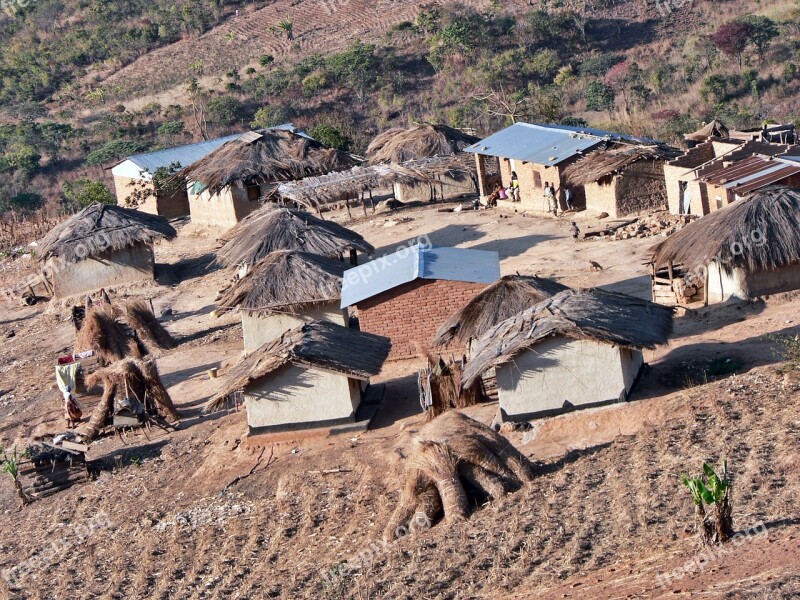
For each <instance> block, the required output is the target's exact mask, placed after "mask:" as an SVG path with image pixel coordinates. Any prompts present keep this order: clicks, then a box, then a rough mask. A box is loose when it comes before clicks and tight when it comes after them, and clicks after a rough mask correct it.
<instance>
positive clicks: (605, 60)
mask: <svg viewBox="0 0 800 600" xmlns="http://www.w3.org/2000/svg"><path fill="white" fill-rule="evenodd" d="M623 60H625V59H624V58H622V57H621V56H617V55H616V54H598V55H596V56H592V57H590V58H587V59H586V60H584V61H583V62H582V63H581V64H580V65H579V66H578V73H580V74H581V75H583V76H591V75H594V76H597V77H600V76H603V75H605V74H606V73H608V71H609V69H610V68H611V67H613V66H614V65H616V64H617V63H621V62H622V61H623Z"/></svg>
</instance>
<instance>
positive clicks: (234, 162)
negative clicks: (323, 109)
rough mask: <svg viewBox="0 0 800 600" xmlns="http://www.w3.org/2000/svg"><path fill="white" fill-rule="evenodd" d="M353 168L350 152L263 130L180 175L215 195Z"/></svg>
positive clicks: (291, 133)
mask: <svg viewBox="0 0 800 600" xmlns="http://www.w3.org/2000/svg"><path fill="white" fill-rule="evenodd" d="M352 166H353V159H352V158H351V157H350V155H349V154H347V153H346V152H342V151H340V150H334V149H332V148H326V147H325V146H324V145H322V144H321V143H320V142H318V141H316V140H314V139H311V138H310V137H308V136H305V135H301V134H300V133H299V132H295V131H285V130H282V129H259V130H257V131H253V132H251V133H250V134H245V135H243V136H241V137H239V138H237V139H235V140H232V141H230V142H227V143H225V144H223V145H222V146H221V147H219V148H217V149H216V150H215V151H214V152H212V153H211V154H209V155H207V156H206V157H205V158H203V159H201V160H199V161H197V162H196V163H194V164H193V165H191V166H190V167H187V168H186V169H183V170H182V171H181V172H180V173H179V174H178V175H179V176H180V177H181V178H184V179H185V180H186V181H189V182H192V181H194V182H197V183H198V184H200V185H201V186H202V187H203V189H204V190H207V191H208V193H209V194H211V195H214V194H216V193H218V192H220V191H221V190H222V189H224V188H226V187H228V186H235V187H239V188H242V187H245V186H248V185H252V184H266V183H279V182H282V181H293V180H295V179H302V178H303V177H308V176H310V175H321V174H323V173H328V172H330V171H342V170H345V169H349V168H350V167H352Z"/></svg>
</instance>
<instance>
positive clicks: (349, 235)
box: [216, 205, 375, 267]
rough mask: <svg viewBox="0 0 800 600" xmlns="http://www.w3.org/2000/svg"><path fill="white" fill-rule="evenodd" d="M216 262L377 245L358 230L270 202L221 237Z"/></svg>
mask: <svg viewBox="0 0 800 600" xmlns="http://www.w3.org/2000/svg"><path fill="white" fill-rule="evenodd" d="M221 240H222V241H223V242H224V245H223V247H222V248H220V250H218V251H217V259H216V260H217V263H219V264H221V265H224V266H226V267H231V266H235V265H240V264H248V265H254V264H256V263H257V262H258V261H259V260H261V259H262V258H264V257H265V256H267V255H268V254H270V253H271V252H274V251H276V250H300V251H303V252H311V253H313V254H319V255H320V256H327V257H329V258H338V257H339V256H341V255H342V254H344V253H345V252H349V251H350V250H358V251H361V252H364V253H367V254H372V253H373V252H375V248H374V247H373V246H372V244H370V243H369V242H367V241H366V240H365V239H364V238H363V237H362V236H361V234H359V233H356V232H355V231H353V230H352V229H348V228H347V227H344V226H342V225H340V224H338V223H335V222H333V221H326V220H323V219H320V218H318V217H315V216H314V215H312V214H309V213H307V212H304V211H302V210H298V209H294V208H285V207H281V206H274V205H267V206H264V207H263V208H260V209H259V210H257V211H255V212H253V213H251V214H249V215H248V216H247V217H245V218H244V219H242V220H241V221H240V222H239V223H237V224H236V226H235V227H234V228H233V229H231V231H229V232H227V233H226V235H225V236H224V237H223V238H221Z"/></svg>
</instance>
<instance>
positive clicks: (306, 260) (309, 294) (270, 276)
mask: <svg viewBox="0 0 800 600" xmlns="http://www.w3.org/2000/svg"><path fill="white" fill-rule="evenodd" d="M348 267H349V265H348V264H347V263H345V262H343V261H341V260H336V259H332V258H325V257H323V256H319V255H316V254H309V253H308V252H296V251H294V250H279V251H276V252H273V253H271V254H268V255H267V256H266V257H265V258H264V259H263V260H261V261H260V262H259V263H258V264H257V265H256V266H255V267H254V268H253V269H252V270H250V271H249V272H248V273H247V275H245V276H244V277H243V278H242V279H240V280H239V281H237V282H236V283H234V284H233V285H232V286H231V287H230V288H228V289H227V290H225V292H224V293H223V294H222V295H221V296H220V299H219V300H218V302H217V304H218V306H219V309H218V310H217V313H218V314H224V313H225V312H227V311H229V310H231V309H232V308H235V307H237V306H238V307H239V308H241V309H242V310H247V311H249V312H257V313H258V314H262V315H266V314H268V313H269V312H270V311H273V310H277V309H281V310H282V311H284V312H285V311H289V312H297V311H299V310H300V309H301V308H302V307H304V306H306V305H308V304H313V303H315V302H325V301H331V300H338V299H339V298H340V297H341V295H342V276H343V275H344V272H345V269H347V268H348Z"/></svg>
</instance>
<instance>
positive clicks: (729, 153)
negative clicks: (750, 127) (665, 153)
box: [664, 138, 793, 217]
mask: <svg viewBox="0 0 800 600" xmlns="http://www.w3.org/2000/svg"><path fill="white" fill-rule="evenodd" d="M792 148H793V147H792V146H790V145H788V144H776V143H771V142H764V141H742V140H736V139H720V138H709V139H707V140H706V141H704V142H701V143H699V144H697V145H696V146H694V147H692V148H690V149H689V150H687V151H686V152H685V153H684V154H682V155H681V156H679V157H677V158H675V159H673V160H671V161H668V162H666V163H665V164H664V179H665V181H666V185H667V203H668V205H669V212H670V213H672V214H674V215H685V214H691V215H696V216H699V217H702V216H703V215H707V214H708V213H710V212H711V211H712V210H715V209H716V208H717V206H716V195H717V194H716V193H715V194H714V196H709V192H708V185H707V183H706V182H707V180H708V179H709V178H711V177H713V176H714V174H715V173H717V172H718V171H720V170H722V169H725V168H727V167H730V166H731V165H734V164H736V163H738V162H740V161H742V160H745V159H747V158H750V157H752V156H763V157H770V156H779V155H783V154H786V153H787V152H791V151H792ZM791 158H792V157H787V159H788V160H791ZM719 195H720V196H721V198H722V197H724V196H725V194H719ZM712 205H714V206H712ZM722 206H724V203H723V204H722Z"/></svg>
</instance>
